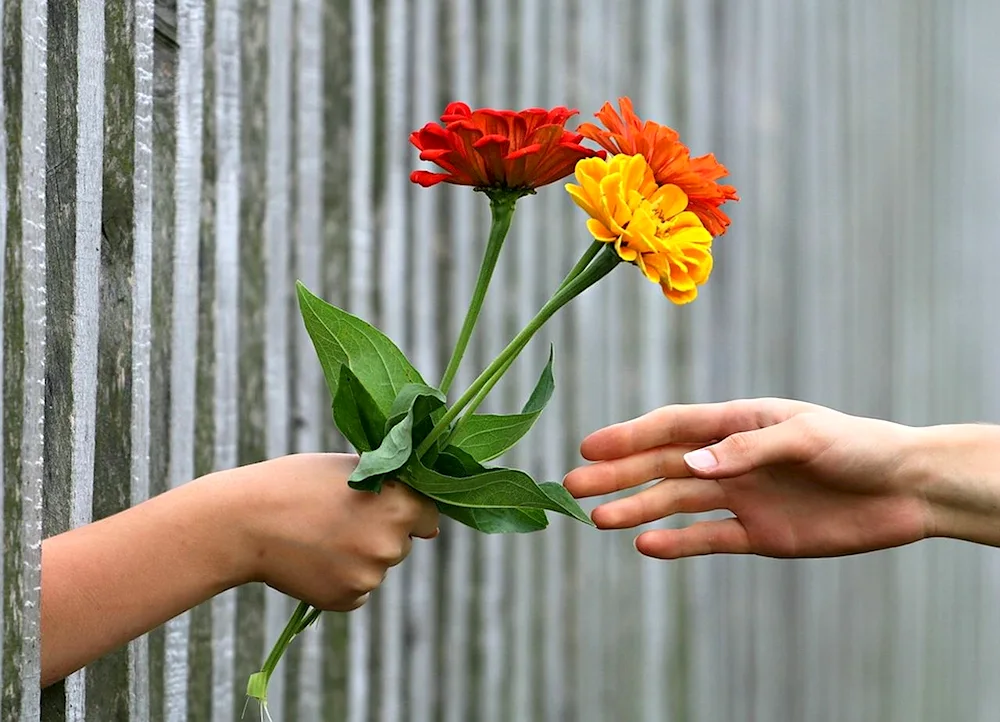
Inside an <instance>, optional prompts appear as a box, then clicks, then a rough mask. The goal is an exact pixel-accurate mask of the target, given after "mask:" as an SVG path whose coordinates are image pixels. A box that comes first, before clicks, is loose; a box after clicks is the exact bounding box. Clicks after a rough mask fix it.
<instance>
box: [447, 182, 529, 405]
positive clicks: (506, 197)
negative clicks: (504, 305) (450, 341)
mask: <svg viewBox="0 0 1000 722" xmlns="http://www.w3.org/2000/svg"><path fill="white" fill-rule="evenodd" d="M517 199H518V196H517V195H515V194H510V193H508V194H499V193H497V194H494V195H491V196H490V214H491V215H492V221H491V223H490V235H489V240H487V242H486V253H485V255H484V256H483V263H482V265H481V266H480V267H479V278H477V279H476V288H475V290H474V291H473V293H472V301H471V303H470V304H469V310H468V311H467V312H466V314H465V321H463V322H462V330H461V331H460V332H459V334H458V341H456V342H455V349H454V350H453V351H452V353H451V359H449V361H448V366H447V367H446V368H445V370H444V376H442V377H441V385H440V389H441V393H443V394H447V393H448V389H449V388H450V387H451V384H452V382H453V381H454V380H455V375H456V374H457V373H458V367H459V366H460V365H461V363H462V357H463V356H465V351H466V349H467V348H468V347H469V339H471V338H472V331H473V330H474V329H475V327H476V321H478V320H479V313H480V311H482V308H483V301H484V300H486V291H487V289H488V288H489V286H490V280H491V279H492V278H493V271H494V270H496V266H497V259H498V258H499V257H500V249H501V248H503V242H504V239H505V238H506V237H507V232H508V231H509V230H510V223H511V220H512V219H513V217H514V205H515V204H516V203H517Z"/></svg>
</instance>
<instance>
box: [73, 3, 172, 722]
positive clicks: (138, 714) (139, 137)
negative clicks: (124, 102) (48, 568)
mask: <svg viewBox="0 0 1000 722" xmlns="http://www.w3.org/2000/svg"><path fill="white" fill-rule="evenodd" d="M134 7H135V138H134V142H135V157H134V161H133V163H134V170H133V193H134V199H133V211H134V223H135V239H134V242H133V249H132V257H133V271H132V273H133V281H132V283H133V287H132V293H133V297H132V429H131V436H132V459H131V472H132V473H131V481H132V498H131V502H132V505H133V506H134V505H136V504H140V503H142V502H143V501H145V500H146V499H148V498H149V495H150V486H151V484H150V475H151V465H150V447H151V435H150V429H151V420H150V401H151V398H152V390H153V383H152V363H151V359H152V322H153V185H154V179H153V145H154V142H153V135H154V118H153V94H154V78H153V72H154V67H153V63H154V49H153V43H154V40H153V0H137V1H136V3H135V6H134ZM95 33H96V30H95ZM86 82H89V80H88V81H86ZM82 84H83V81H81V85H82ZM128 656H129V661H128V664H129V711H130V720H131V722H148V721H149V720H150V718H151V706H150V683H149V667H150V660H149V640H148V638H147V637H145V636H143V637H140V638H139V639H136V640H134V641H133V642H132V643H131V644H130V645H129V651H128Z"/></svg>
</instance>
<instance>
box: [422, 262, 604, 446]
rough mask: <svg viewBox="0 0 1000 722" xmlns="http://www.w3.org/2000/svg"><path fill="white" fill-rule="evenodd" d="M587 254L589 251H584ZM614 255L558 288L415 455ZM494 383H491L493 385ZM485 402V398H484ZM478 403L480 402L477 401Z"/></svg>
mask: <svg viewBox="0 0 1000 722" xmlns="http://www.w3.org/2000/svg"><path fill="white" fill-rule="evenodd" d="M588 252H589V251H588ZM620 260H621V259H619V257H618V255H617V254H615V253H614V252H613V251H612V252H610V253H605V254H604V255H602V256H600V257H598V259H597V260H596V262H594V263H592V264H590V265H589V266H587V267H586V269H585V270H583V271H582V272H580V273H579V274H578V275H577V276H576V278H574V279H572V280H571V281H570V282H569V283H567V284H566V285H564V286H562V287H561V288H560V289H559V290H558V291H556V293H555V294H553V296H552V298H550V299H549V300H548V302H547V303H546V304H545V305H544V306H542V308H541V310H540V311H539V312H538V313H537V314H536V315H535V317H534V318H533V319H531V320H530V321H529V322H528V324H527V325H526V326H525V327H524V328H523V329H521V331H520V333H518V334H517V336H515V337H514V338H513V340H512V341H511V342H510V343H509V344H507V347H506V348H505V349H504V350H503V351H501V352H500V355H499V356H497V357H496V358H495V359H494V360H493V363H491V364H490V365H489V366H487V367H486V369H485V370H484V371H483V372H482V373H481V374H479V377H478V378H477V379H476V380H475V381H473V382H472V385H471V386H469V388H468V389H466V391H465V393H464V394H462V396H461V398H459V400H458V401H456V402H455V404H454V405H453V406H452V407H451V408H450V409H448V412H447V413H446V414H445V415H444V416H443V417H442V418H441V420H440V421H438V423H437V424H435V426H434V428H433V429H431V432H430V433H429V434H428V435H427V437H426V438H425V439H424V441H423V443H421V444H420V446H419V447H418V448H417V455H418V456H423V455H424V454H425V453H427V450H428V449H430V448H431V446H432V445H433V444H434V442H435V441H437V439H438V438H439V437H440V436H441V434H443V433H444V432H445V431H446V430H447V428H448V426H449V425H450V424H451V422H452V421H454V420H455V418H456V417H457V416H458V415H459V414H460V413H462V411H463V410H465V408H466V407H467V406H468V405H469V404H470V403H471V402H472V401H473V400H474V399H476V397H477V396H478V395H479V393H480V392H481V391H482V390H483V388H484V387H486V386H487V385H488V384H489V383H490V381H491V380H493V377H494V376H497V378H499V374H501V373H502V370H503V369H505V368H509V366H510V362H512V361H513V360H514V359H515V358H517V355H518V354H519V353H520V352H521V350H522V349H523V348H524V347H525V346H526V345H527V344H528V341H530V340H531V337H532V336H534V335H535V333H536V332H537V331H538V329H540V328H541V327H542V326H543V325H544V324H545V322H546V321H548V320H549V319H550V318H552V316H553V314H555V312H556V311H558V310H559V309H560V308H562V307H563V306H565V305H566V304H567V303H569V302H570V301H572V300H573V299H574V298H575V297H576V296H578V295H580V294H581V293H582V292H583V291H584V290H586V289H587V288H589V287H590V286H592V285H594V284H595V283H597V281H599V280H600V279H601V278H603V277H604V276H606V275H608V273H610V272H611V270H612V269H613V268H614V267H615V266H617V265H618V263H619V261H620ZM494 383H495V382H494ZM484 398H485V396H484ZM479 401H480V402H481V401H482V398H480V399H479Z"/></svg>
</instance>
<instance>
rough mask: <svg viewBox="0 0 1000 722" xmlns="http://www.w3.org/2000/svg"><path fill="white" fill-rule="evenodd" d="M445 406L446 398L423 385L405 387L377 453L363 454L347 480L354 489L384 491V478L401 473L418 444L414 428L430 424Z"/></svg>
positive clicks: (395, 403) (391, 409) (393, 404)
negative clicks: (426, 423)
mask: <svg viewBox="0 0 1000 722" xmlns="http://www.w3.org/2000/svg"><path fill="white" fill-rule="evenodd" d="M443 406H444V396H443V395H442V394H441V392H440V391H438V390H437V389H434V388H431V387H430V386H426V385H424V384H407V385H406V386H404V387H403V388H402V389H401V390H400V392H399V395H398V396H397V397H396V398H395V399H394V400H393V402H392V405H391V406H390V413H389V419H388V420H387V421H386V422H385V423H384V426H385V438H384V439H383V440H382V443H381V444H380V445H379V446H378V448H377V449H374V450H372V451H367V452H365V453H363V454H361V460H360V461H359V462H358V465H357V467H356V468H355V469H354V473H353V474H351V476H350V478H349V479H348V480H347V482H348V484H349V485H350V486H351V488H352V489H358V490H361V491H379V490H381V488H382V481H383V480H384V479H385V477H386V476H388V475H389V474H393V473H395V472H397V471H399V470H400V469H401V468H402V467H403V465H405V464H406V462H407V460H409V458H410V456H411V455H412V454H413V448H414V446H415V445H416V444H417V443H419V440H417V439H415V437H414V430H415V426H416V425H417V424H420V423H423V422H424V421H428V422H429V421H430V416H431V414H432V413H433V412H434V411H436V410H437V409H439V408H441V407H443ZM427 431H430V429H429V428H428V430H427ZM424 433H425V435H426V432H424Z"/></svg>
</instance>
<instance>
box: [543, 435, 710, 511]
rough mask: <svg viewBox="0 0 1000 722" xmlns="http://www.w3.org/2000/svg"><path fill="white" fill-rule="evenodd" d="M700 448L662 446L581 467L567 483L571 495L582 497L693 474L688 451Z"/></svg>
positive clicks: (567, 479)
mask: <svg viewBox="0 0 1000 722" xmlns="http://www.w3.org/2000/svg"><path fill="white" fill-rule="evenodd" d="M697 448H698V447H697V446H691V445H684V446H681V445H672V446H662V447H658V448H655V449H648V450H646V451H641V452H639V453H637V454H633V455H631V456H626V457H624V458H621V459H612V460H610V461H601V462H598V463H596V464H591V465H589V466H581V467H579V468H577V469H574V470H573V471H571V472H570V473H569V474H567V475H566V478H565V479H564V480H563V484H564V486H565V487H566V489H567V490H568V491H569V493H570V494H572V495H573V496H575V497H576V498H578V499H580V498H583V497H588V496H598V495H601V494H610V493H612V492H615V491H622V490H623V489H631V488H633V487H636V486H639V485H640V484H645V483H646V482H647V481H652V480H653V479H669V478H677V477H685V476H688V475H689V473H688V468H687V465H686V464H685V463H684V454H685V453H687V452H689V451H693V450H695V449H697Z"/></svg>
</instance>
